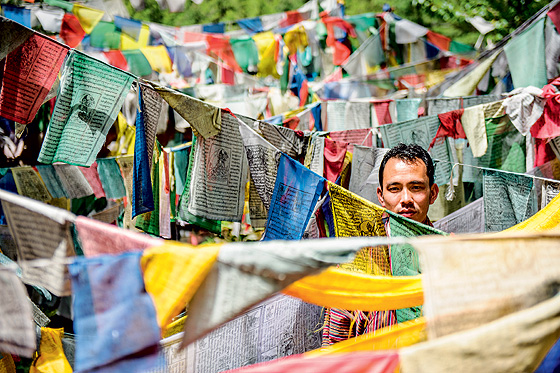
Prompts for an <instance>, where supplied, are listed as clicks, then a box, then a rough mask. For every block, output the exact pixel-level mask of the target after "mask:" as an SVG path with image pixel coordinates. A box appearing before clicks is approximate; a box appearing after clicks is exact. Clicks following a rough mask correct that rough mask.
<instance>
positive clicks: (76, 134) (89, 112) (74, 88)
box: [38, 50, 134, 167]
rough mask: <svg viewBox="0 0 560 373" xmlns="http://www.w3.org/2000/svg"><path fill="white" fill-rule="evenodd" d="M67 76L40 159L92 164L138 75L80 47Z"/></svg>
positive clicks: (69, 61)
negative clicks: (109, 63)
mask: <svg viewBox="0 0 560 373" xmlns="http://www.w3.org/2000/svg"><path fill="white" fill-rule="evenodd" d="M63 75H64V77H63V79H62V82H61V87H60V93H59V95H58V97H57V100H56V104H55V107H54V112H53V114H52V118H51V122H50V124H49V126H48V128H47V133H46V135H45V140H44V141H43V146H42V147H41V152H40V153H39V158H38V161H39V162H42V163H47V164H51V163H53V162H59V161H60V162H66V163H70V164H75V165H79V166H85V167H89V166H91V164H92V163H93V162H94V161H95V158H96V157H97V154H98V153H99V150H100V149H101V147H102V146H103V143H104V142H105V136H106V135H107V132H109V129H110V128H111V126H112V125H113V123H114V122H115V120H116V119H117V114H118V113H119V111H120V109H121V107H122V105H123V102H124V98H125V96H126V94H127V93H128V91H129V89H130V86H131V84H132V81H133V78H134V77H133V76H132V75H131V74H129V73H127V72H124V71H122V70H118V69H116V68H114V67H112V66H110V65H107V64H104V63H102V62H100V61H98V60H96V59H94V58H92V57H89V56H88V55H86V54H83V53H81V52H78V51H76V50H74V51H72V52H71V55H70V58H69V59H68V60H67V63H66V66H65V69H64V73H63Z"/></svg>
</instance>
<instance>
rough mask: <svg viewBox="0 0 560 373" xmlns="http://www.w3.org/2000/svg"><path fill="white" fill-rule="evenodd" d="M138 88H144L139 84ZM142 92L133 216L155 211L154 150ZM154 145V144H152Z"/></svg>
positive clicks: (135, 155) (139, 102) (137, 135)
mask: <svg viewBox="0 0 560 373" xmlns="http://www.w3.org/2000/svg"><path fill="white" fill-rule="evenodd" d="M138 89H140V90H141V89H142V88H141V86H138ZM142 104H143V100H142V94H141V93H140V94H139V95H138V107H139V108H142V110H141V111H140V110H136V138H135V139H134V172H133V174H132V218H135V217H136V216H138V215H140V214H144V213H146V212H149V211H154V209H155V206H154V196H153V194H152V176H151V172H150V169H151V167H150V166H151V165H150V159H151V157H150V156H149V155H148V152H152V151H153V150H152V149H151V148H148V145H147V139H146V127H145V125H144V112H145V110H143V105H142ZM152 146H153V144H152Z"/></svg>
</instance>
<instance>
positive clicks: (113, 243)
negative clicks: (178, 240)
mask: <svg viewBox="0 0 560 373" xmlns="http://www.w3.org/2000/svg"><path fill="white" fill-rule="evenodd" d="M76 230H77V231H78V237H79V238H80V241H81V246H82V250H83V251H84V255H85V256H86V257H94V256H99V255H109V254H110V255H119V254H123V253H126V252H130V251H142V250H144V249H146V248H148V247H155V246H159V245H162V244H163V243H164V241H163V240H161V239H159V238H153V237H151V236H149V235H147V234H142V233H138V232H132V231H130V230H128V229H122V228H117V227H115V226H113V225H110V224H105V223H102V222H99V221H96V220H93V219H89V218H86V217H83V216H78V217H77V218H76Z"/></svg>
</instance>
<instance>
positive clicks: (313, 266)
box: [183, 238, 372, 346]
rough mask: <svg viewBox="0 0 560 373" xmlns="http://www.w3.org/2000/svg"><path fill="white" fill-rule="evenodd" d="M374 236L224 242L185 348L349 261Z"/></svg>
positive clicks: (190, 321) (193, 312)
mask: <svg viewBox="0 0 560 373" xmlns="http://www.w3.org/2000/svg"><path fill="white" fill-rule="evenodd" d="M371 243H372V239H371V238H369V239H351V240H347V241H344V242H343V241H342V240H336V241H335V240H331V241H330V242H325V243H323V244H321V245H317V243H316V242H315V241H314V240H304V241H297V242H296V241H293V242H290V241H274V242H258V243H244V244H224V245H222V246H221V248H220V252H219V254H218V260H217V263H216V264H215V265H214V266H213V267H212V269H211V270H210V273H209V274H208V276H206V278H205V280H204V282H203V283H202V285H201V286H200V288H199V290H198V291H197V292H196V294H195V295H194V297H193V299H192V301H191V302H190V303H189V316H188V317H187V320H186V321H185V335H184V339H183V346H184V345H187V344H189V343H192V342H194V341H195V340H197V339H199V338H201V337H203V336H204V335H206V334H207V333H209V332H210V331H212V330H213V329H216V328H217V327H219V326H220V325H222V324H223V323H225V322H227V321H228V320H231V319H233V318H234V317H235V316H236V315H238V314H240V313H241V312H243V311H244V310H247V309H249V308H250V307H251V306H253V305H255V304H257V303H259V302H261V301H262V300H264V299H266V298H269V297H271V296H272V295H273V294H274V293H276V292H278V291H280V290H282V289H283V288H285V287H286V286H288V285H289V284H291V283H292V282H294V281H296V280H299V279H300V278H303V277H305V276H306V275H310V274H312V273H315V272H318V271H320V269H322V268H325V267H328V266H330V265H333V264H339V263H343V262H345V261H348V260H350V258H351V257H352V255H353V254H355V253H356V252H357V251H358V250H359V249H360V248H361V247H363V246H366V245H368V244H371Z"/></svg>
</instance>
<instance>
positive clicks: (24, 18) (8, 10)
mask: <svg viewBox="0 0 560 373" xmlns="http://www.w3.org/2000/svg"><path fill="white" fill-rule="evenodd" d="M2 12H3V14H4V17H6V18H8V19H11V20H12V21H15V22H17V23H20V24H22V25H24V26H25V27H29V28H31V9H28V8H23V7H18V6H12V5H6V4H4V5H2Z"/></svg>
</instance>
